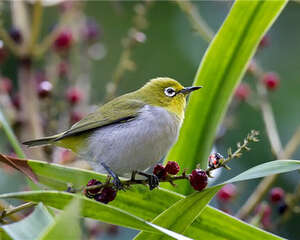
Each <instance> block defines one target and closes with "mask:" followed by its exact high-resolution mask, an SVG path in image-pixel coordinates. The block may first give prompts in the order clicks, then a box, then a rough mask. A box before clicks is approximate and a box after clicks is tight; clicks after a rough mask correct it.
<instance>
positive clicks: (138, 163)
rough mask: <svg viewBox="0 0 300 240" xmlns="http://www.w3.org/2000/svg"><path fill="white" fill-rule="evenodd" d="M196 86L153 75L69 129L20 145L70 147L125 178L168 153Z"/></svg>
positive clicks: (98, 168)
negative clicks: (188, 98)
mask: <svg viewBox="0 0 300 240" xmlns="http://www.w3.org/2000/svg"><path fill="white" fill-rule="evenodd" d="M199 88H200V87H186V88H184V87H183V86H182V85H181V84H180V83H178V82H177V81H175V80H174V79H171V78H155V79H152V80H150V81H149V82H148V83H147V84H145V85H144V86H143V87H142V88H140V89H138V90H136V91H134V92H131V93H128V94H125V95H122V96H120V97H117V98H115V99H113V100H111V101H110V102H108V103H106V104H104V105H103V106H101V107H99V108H98V110H96V111H95V112H93V113H90V114H89V115H87V116H86V117H85V118H83V119H81V120H80V121H79V122H77V123H75V124H74V125H73V126H72V127H71V128H70V129H68V130H67V131H65V132H62V133H59V134H57V135H54V136H50V137H45V138H41V139H36V140H31V141H27V142H24V144H25V145H28V146H30V147H32V146H40V145H48V144H52V145H56V146H60V147H64V148H68V149H71V150H72V151H74V152H75V153H77V154H79V156H81V157H82V158H83V159H86V160H88V161H89V163H90V164H91V166H92V167H93V169H94V170H95V171H98V172H101V173H105V172H106V171H109V170H112V172H113V173H115V174H117V175H118V176H125V177H128V176H129V175H130V174H131V173H132V172H133V171H144V170H146V169H147V168H149V167H151V166H153V165H154V164H155V163H157V162H158V161H159V160H160V159H162V158H163V157H164V156H165V155H166V153H167V152H168V150H169V149H170V148H171V146H172V145H173V144H174V143H175V141H176V139H177V137H178V133H179V129H180V126H181V124H182V121H183V118H184V108H185V105H186V96H187V95H188V94H189V93H191V92H192V91H194V90H197V89H199Z"/></svg>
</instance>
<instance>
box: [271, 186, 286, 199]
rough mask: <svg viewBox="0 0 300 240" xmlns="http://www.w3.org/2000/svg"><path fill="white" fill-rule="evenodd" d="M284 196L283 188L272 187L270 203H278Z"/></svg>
mask: <svg viewBox="0 0 300 240" xmlns="http://www.w3.org/2000/svg"><path fill="white" fill-rule="evenodd" d="M283 198H284V190H283V189H282V188H280V187H275V188H272V189H271V191H270V200H271V202H272V203H278V202H280V201H281V200H282V199H283Z"/></svg>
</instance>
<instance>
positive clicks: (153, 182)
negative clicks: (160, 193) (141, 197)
mask: <svg viewBox="0 0 300 240" xmlns="http://www.w3.org/2000/svg"><path fill="white" fill-rule="evenodd" d="M136 174H139V175H141V176H144V177H146V178H147V179H148V184H149V189H150V190H153V189H154V188H156V187H158V185H159V179H158V177H157V176H156V175H154V174H148V173H144V172H139V171H135V174H134V177H135V175H136Z"/></svg>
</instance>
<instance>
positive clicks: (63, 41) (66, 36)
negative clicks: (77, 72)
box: [54, 29, 73, 51]
mask: <svg viewBox="0 0 300 240" xmlns="http://www.w3.org/2000/svg"><path fill="white" fill-rule="evenodd" d="M72 43H73V35H72V32H71V31H70V30H68V29H66V30H64V31H62V32H60V33H59V34H58V36H57V37H56V39H55V41H54V49H55V50H57V51H65V50H68V49H69V48H70V47H71V45H72Z"/></svg>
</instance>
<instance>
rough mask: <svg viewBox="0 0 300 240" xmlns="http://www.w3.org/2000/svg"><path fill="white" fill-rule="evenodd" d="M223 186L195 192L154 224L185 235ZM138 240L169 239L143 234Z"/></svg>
mask: <svg viewBox="0 0 300 240" xmlns="http://www.w3.org/2000/svg"><path fill="white" fill-rule="evenodd" d="M220 188H221V186H216V187H212V188H208V189H205V190H203V191H202V192H195V193H193V194H191V195H189V196H187V197H186V198H184V199H182V200H180V201H178V202H176V203H175V204H173V205H172V206H171V207H170V208H168V209H167V210H166V211H164V212H163V213H162V214H160V215H159V216H157V217H156V218H155V219H154V220H153V221H152V222H153V223H154V224H156V225H159V226H162V227H165V228H168V229H173V230H175V231H176V232H178V233H183V232H185V230H186V229H187V228H188V227H189V226H190V225H191V224H192V223H193V221H194V220H195V219H196V218H197V217H198V216H199V215H200V214H201V212H202V211H203V209H204V207H205V206H206V205H207V203H208V202H209V201H210V200H211V199H212V198H213V196H214V195H215V194H216V193H217V191H218V190H219V189H220ZM135 239H136V240H140V239H145V240H146V239H157V240H158V239H169V238H166V237H164V236H163V235H157V234H152V233H146V232H141V233H139V234H138V235H137V236H136V238H135Z"/></svg>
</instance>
